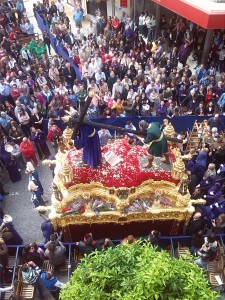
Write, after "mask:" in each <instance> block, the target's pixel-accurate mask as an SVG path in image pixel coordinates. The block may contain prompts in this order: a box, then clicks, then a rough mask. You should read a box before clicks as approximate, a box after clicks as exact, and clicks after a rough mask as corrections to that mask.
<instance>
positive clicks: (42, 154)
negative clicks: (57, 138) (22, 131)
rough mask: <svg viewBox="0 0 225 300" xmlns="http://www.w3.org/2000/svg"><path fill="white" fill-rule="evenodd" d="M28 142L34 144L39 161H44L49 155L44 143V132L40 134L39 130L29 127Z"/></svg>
mask: <svg viewBox="0 0 225 300" xmlns="http://www.w3.org/2000/svg"><path fill="white" fill-rule="evenodd" d="M30 140H31V141H33V142H34V144H35V147H36V149H37V152H38V156H39V159H46V158H48V157H49V156H50V155H51V153H50V151H49V149H48V146H47V144H46V142H45V135H44V132H42V131H41V130H40V129H36V128H35V127H31V134H30Z"/></svg>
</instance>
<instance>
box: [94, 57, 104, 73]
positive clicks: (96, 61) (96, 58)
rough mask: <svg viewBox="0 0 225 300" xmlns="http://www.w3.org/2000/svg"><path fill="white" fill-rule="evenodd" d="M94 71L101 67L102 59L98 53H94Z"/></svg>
mask: <svg viewBox="0 0 225 300" xmlns="http://www.w3.org/2000/svg"><path fill="white" fill-rule="evenodd" d="M94 60H95V67H96V71H97V69H98V68H101V67H102V59H101V58H100V57H99V55H98V53H95V56H94Z"/></svg>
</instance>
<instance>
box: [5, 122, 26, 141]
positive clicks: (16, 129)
mask: <svg viewBox="0 0 225 300" xmlns="http://www.w3.org/2000/svg"><path fill="white" fill-rule="evenodd" d="M24 136H25V135H24V133H23V131H22V129H21V128H20V126H19V125H18V124H17V123H16V122H12V123H11V129H10V130H9V138H10V140H11V141H13V142H14V143H16V144H17V145H20V143H21V142H22V139H23V137H24Z"/></svg>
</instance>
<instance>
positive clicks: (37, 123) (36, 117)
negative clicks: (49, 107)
mask: <svg viewBox="0 0 225 300" xmlns="http://www.w3.org/2000/svg"><path fill="white" fill-rule="evenodd" d="M31 120H32V125H33V126H34V128H36V129H40V130H43V120H44V118H43V115H42V114H41V113H40V112H39V111H38V110H37V109H36V108H34V109H33V114H32V118H31Z"/></svg>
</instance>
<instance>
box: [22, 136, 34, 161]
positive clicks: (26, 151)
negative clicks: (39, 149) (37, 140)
mask: <svg viewBox="0 0 225 300" xmlns="http://www.w3.org/2000/svg"><path fill="white" fill-rule="evenodd" d="M20 150H21V152H22V153H23V155H24V157H25V158H26V157H27V158H28V157H31V156H32V155H34V154H35V151H34V146H33V144H32V142H31V141H29V140H28V141H27V143H24V142H21V144H20Z"/></svg>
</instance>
